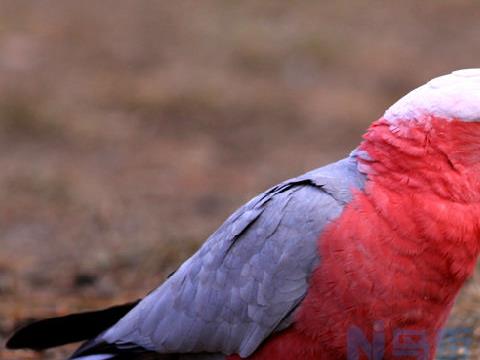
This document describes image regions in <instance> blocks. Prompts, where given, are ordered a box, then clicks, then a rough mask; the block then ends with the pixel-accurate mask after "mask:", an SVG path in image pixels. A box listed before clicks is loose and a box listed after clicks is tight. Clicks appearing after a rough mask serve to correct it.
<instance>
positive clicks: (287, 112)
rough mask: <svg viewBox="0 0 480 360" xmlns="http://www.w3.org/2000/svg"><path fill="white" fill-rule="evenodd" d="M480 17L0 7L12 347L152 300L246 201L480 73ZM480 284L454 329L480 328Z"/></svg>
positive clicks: (227, 4) (3, 309) (363, 10)
mask: <svg viewBox="0 0 480 360" xmlns="http://www.w3.org/2000/svg"><path fill="white" fill-rule="evenodd" d="M479 11H480V3H479V2H477V1H458V0H444V1H425V2H420V1H413V0H412V1H399V2H385V1H373V0H369V1H367V0H362V1H298V2H293V1H279V0H262V1H193V0H192V1H179V2H172V1H113V0H111V1H76V2H75V1H64V2H62V1H19V0H15V1H4V0H2V1H0V214H1V215H0V246H1V247H0V249H1V250H0V343H1V344H3V341H4V340H5V338H6V336H8V334H10V333H11V331H12V329H13V328H14V326H15V325H16V324H18V321H19V320H20V319H25V318H31V317H42V316H45V315H58V314H64V313H66V312H69V311H77V310H83V309H90V308H96V307H100V306H105V305H110V304H113V303H120V302H122V301H125V300H129V299H133V298H136V297H140V296H142V295H143V294H144V293H145V292H146V291H148V290H150V289H151V288H153V287H155V286H156V285H157V284H158V283H160V282H161V281H162V279H163V278H164V276H165V275H166V274H168V273H169V272H170V271H172V270H174V269H175V268H176V266H177V265H178V264H179V263H180V262H181V261H182V260H183V259H185V258H186V257H187V256H188V255H189V254H191V253H192V252H193V251H194V250H195V249H196V248H197V247H198V246H199V244H201V243H202V242H203V241H204V239H205V238H206V237H207V236H208V235H209V234H210V233H211V232H212V231H213V230H214V229H215V228H216V227H217V226H218V225H220V223H221V222H222V221H223V220H224V219H225V218H226V216H227V215H228V214H229V213H230V212H231V211H233V210H234V209H235V208H236V207H238V206H240V205H241V204H242V203H243V202H244V201H246V200H248V199H249V198H250V197H252V196H253V195H255V194H256V193H258V192H260V191H262V190H264V189H265V188H267V187H269V186H270V185H272V184H275V183H276V182H278V181H281V180H283V179H285V178H287V177H291V176H295V175H298V174H300V173H302V172H304V171H306V170H309V169H311V168H315V167H318V166H321V165H323V164H325V163H327V162H330V161H333V160H335V159H339V158H341V157H343V156H345V155H346V154H347V153H348V152H349V151H350V150H352V149H353V148H354V147H355V146H356V145H357V144H358V143H359V141H360V136H361V134H362V132H363V131H364V129H365V128H366V127H367V126H368V124H369V123H370V122H371V121H373V120H375V119H377V118H378V117H379V116H381V115H382V114H383V111H384V110H385V108H386V107H387V106H388V105H389V104H391V103H392V102H393V101H394V100H395V99H397V98H398V97H399V96H401V95H403V94H404V93H405V92H407V91H409V90H411V89H413V88H414V87H416V86H418V85H420V84H422V83H424V82H425V81H426V80H428V79H430V78H431V77H433V76H437V75H439V74H442V73H448V72H450V71H452V70H454V69H458V68H465V67H478V66H479V60H480V48H479V45H480V43H479V41H480V26H479V24H478V14H479ZM479 284H480V282H478V283H477V281H475V280H473V281H471V283H470V284H469V286H468V288H467V289H466V290H465V292H464V293H463V296H462V297H461V301H460V302H459V304H457V306H456V308H455V313H454V316H453V318H452V323H458V324H462V325H465V326H475V324H476V325H477V326H479V327H480V325H479V324H480V322H479V321H478V320H479V319H480V309H478V306H476V305H478V304H479V302H480V288H479ZM477 335H480V330H478V331H477ZM64 353H65V350H60V351H51V352H46V353H44V354H41V355H33V354H31V353H28V352H20V353H12V352H3V353H2V352H1V351H0V357H1V356H3V357H2V358H5V359H14V358H32V357H35V356H38V358H41V359H54V358H55V359H57V358H61V354H64ZM472 358H473V357H472Z"/></svg>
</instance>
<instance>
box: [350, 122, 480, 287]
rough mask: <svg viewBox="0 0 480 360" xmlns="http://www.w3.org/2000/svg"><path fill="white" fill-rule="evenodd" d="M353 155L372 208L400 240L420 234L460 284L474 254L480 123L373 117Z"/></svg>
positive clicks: (479, 246)
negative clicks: (393, 225)
mask: <svg viewBox="0 0 480 360" xmlns="http://www.w3.org/2000/svg"><path fill="white" fill-rule="evenodd" d="M359 150H360V151H359V155H358V157H357V160H358V164H359V169H360V171H362V172H364V173H366V174H367V179H368V180H367V182H366V185H365V194H366V195H367V197H369V199H370V201H371V202H372V204H373V205H374V206H375V208H376V209H377V210H378V211H379V212H380V213H383V214H386V215H388V216H395V217H396V220H397V222H398V223H399V224H400V226H398V227H397V229H396V231H399V232H401V233H403V236H404V237H406V238H407V239H408V238H409V239H411V240H412V239H414V238H415V237H418V235H420V237H421V239H422V241H423V242H424V243H423V245H424V246H426V248H428V251H429V252H431V253H432V254H434V253H436V254H438V256H439V257H441V258H443V259H444V261H442V263H443V264H444V265H445V266H444V267H443V270H442V271H443V272H444V275H445V276H446V275H449V276H451V277H452V279H453V278H456V279H457V281H459V283H458V285H460V284H461V283H463V281H464V280H465V279H466V278H467V277H468V276H469V275H470V274H471V273H472V272H473V270H474V267H475V263H476V259H477V257H478V254H479V252H480V221H479V216H478V214H479V213H480V123H476V122H461V121H455V120H452V121H448V120H445V119H438V118H434V117H425V118H423V119H420V120H409V121H397V122H395V123H394V124H392V123H389V122H387V121H386V120H384V119H380V120H378V121H377V122H375V123H374V124H373V125H372V126H371V127H370V128H369V130H368V132H367V133H366V134H365V136H364V141H363V142H362V144H361V145H360V147H359ZM412 241H413V240H412ZM447 273H448V274H447Z"/></svg>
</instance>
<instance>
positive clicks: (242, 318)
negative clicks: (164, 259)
mask: <svg viewBox="0 0 480 360" xmlns="http://www.w3.org/2000/svg"><path fill="white" fill-rule="evenodd" d="M356 165H357V164H356V161H355V158H354V157H350V158H347V159H344V160H341V161H339V162H337V163H334V164H331V165H328V166H325V167H323V168H320V169H317V170H314V171H312V172H309V173H307V174H305V175H303V176H300V177H298V178H294V179H291V180H289V181H286V182H283V183H281V184H279V185H277V186H275V187H273V188H271V189H270V190H268V191H267V192H265V193H263V194H261V195H259V196H257V197H256V198H254V199H253V200H251V201H250V202H248V203H247V204H246V205H245V206H243V207H242V208H240V209H239V210H237V211H236V212H235V213H234V214H233V215H232V216H230V218H228V219H227V221H226V222H225V223H224V224H223V225H222V226H221V227H220V228H219V229H218V230H217V231H216V232H215V233H214V234H213V235H212V236H210V238H209V239H208V240H207V241H206V242H205V243H204V245H203V246H202V247H201V248H200V249H199V250H198V251H197V252H196V253H195V254H194V255H193V256H192V257H191V258H190V259H188V260H187V261H186V262H185V263H184V264H183V265H182V266H181V267H180V268H179V269H178V270H177V271H176V272H175V273H174V274H173V275H172V276H171V277H170V278H168V279H167V280H166V281H165V282H164V283H163V284H162V285H161V286H160V287H158V288H157V289H156V290H154V291H153V292H152V293H150V294H149V295H148V296H147V297H146V298H144V299H143V300H142V301H141V302H140V303H139V304H138V305H137V306H136V307H135V308H134V309H133V310H131V311H130V312H129V313H128V314H127V315H126V316H125V317H124V318H122V319H121V320H120V321H119V322H118V323H117V324H116V325H114V326H113V327H111V328H110V329H109V330H107V331H106V332H105V333H104V334H102V335H101V338H100V339H97V340H103V341H106V342H109V343H115V344H117V345H118V346H120V347H122V346H129V344H131V345H133V344H135V345H138V346H141V347H143V348H146V349H149V350H155V351H158V352H159V353H196V352H221V353H223V354H232V353H238V354H240V355H241V356H243V357H246V356H248V355H250V354H251V353H253V352H254V351H255V349H256V348H257V347H258V346H259V345H260V344H261V343H262V341H263V340H264V339H265V338H266V337H268V336H269V335H270V334H271V333H272V332H275V331H279V330H281V329H283V328H285V327H288V326H289V325H290V324H291V322H292V320H293V319H292V314H293V312H294V310H295V308H296V307H297V305H298V304H299V302H300V301H301V300H302V299H303V297H304V296H305V294H306V292H307V287H308V280H309V276H310V274H311V272H312V269H313V268H314V267H315V265H316V264H318V262H319V261H321V256H320V255H319V254H318V250H317V240H318V238H319V236H320V234H321V232H322V230H323V228H324V227H325V225H326V224H327V223H328V222H330V221H331V220H333V219H335V218H337V217H338V216H339V214H340V213H341V211H342V209H343V207H344V205H345V204H346V203H347V202H348V201H349V200H350V199H351V191H352V189H355V188H361V187H362V186H363V181H364V178H363V175H361V174H360V173H359V172H358V170H357V166H356Z"/></svg>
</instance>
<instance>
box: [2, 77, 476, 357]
mask: <svg viewBox="0 0 480 360" xmlns="http://www.w3.org/2000/svg"><path fill="white" fill-rule="evenodd" d="M479 250H480V69H467V70H460V71H455V72H453V73H452V74H449V75H445V76H441V77H439V78H436V79H433V80H431V81H430V82H428V83H427V84H425V85H423V86H421V87H419V88H418V89H416V90H414V91H412V92H410V93H409V94H407V95H406V96H405V97H403V98H402V99H400V100H399V101H398V102H397V103H395V104H394V105H393V106H391V107H390V108H389V109H388V110H387V111H386V112H385V114H384V115H383V116H382V117H381V118H380V119H379V120H377V121H375V122H374V123H373V124H372V125H371V126H370V128H369V129H368V131H367V132H366V134H365V135H364V137H363V141H362V142H361V144H360V145H359V146H358V148H356V149H355V150H354V151H353V152H352V153H351V154H350V155H349V156H348V157H347V158H345V159H343V160H340V161H338V162H336V163H333V164H330V165H327V166H324V167H321V168H319V169H316V170H313V171H310V172H308V173H306V174H304V175H301V176H299V177H296V178H293V179H290V180H287V181H285V182H282V183H280V184H279V185H276V186H274V187H272V188H271V189H269V190H267V191H266V192H264V193H262V194H260V195H258V196H257V197H255V198H254V199H252V200H251V201H249V202H248V203H247V204H246V205H244V206H243V207H241V208H240V209H239V210H237V211H236V212H235V213H233V215H231V216H230V217H229V218H228V219H227V220H226V221H225V223H224V224H223V225H222V226H221V227H220V228H219V229H218V230H217V231H216V232H215V233H213V234H212V235H211V236H210V237H209V238H208V239H207V240H206V242H205V243H204V244H203V246H202V247H201V248H200V249H199V250H198V251H197V252H196V253H195V254H194V255H193V256H192V257H190V258H189V259H188V260H186V261H185V262H184V263H183V264H182V265H181V266H180V268H179V269H178V270H177V271H176V272H175V273H174V274H173V275H171V276H170V277H169V278H168V279H166V280H165V282H163V284H161V285H160V286H159V287H158V288H157V289H155V290H153V291H152V292H150V293H149V294H148V295H147V296H146V297H145V298H143V299H142V300H140V301H138V302H134V303H131V304H126V305H122V306H118V307H114V308H110V309H106V310H101V311H94V312H89V313H82V314H74V315H69V316H66V317H61V318H54V319H47V320H42V321H39V322H37V323H34V324H31V325H30V326H27V327H25V328H23V329H21V330H20V331H18V332H17V333H16V334H15V335H14V336H13V337H12V338H11V339H10V340H9V342H8V343H7V346H8V347H10V348H33V349H44V348H48V347H51V346H57V345H61V344H64V343H68V342H73V341H80V340H87V341H86V342H85V343H84V344H83V345H82V346H81V347H80V348H79V349H78V350H77V351H76V352H75V353H74V354H73V355H72V357H71V359H76V360H79V359H83V360H103V359H147V358H148V359H184V360H213V359H218V360H220V359H228V360H234V359H255V360H264V359H277V360H290V359H305V360H309V359H312V360H313V359H316V360H318V359H320V360H336V359H349V360H354V359H375V360H380V359H433V358H434V357H435V350H436V346H437V342H438V339H439V334H440V331H441V329H442V327H443V325H444V324H445V321H446V319H447V317H448V314H449V312H450V310H451V307H452V304H453V302H454V300H455V297H456V295H457V293H458V292H459V290H460V288H461V287H462V285H463V283H464V282H465V281H466V280H467V278H468V277H469V276H470V275H471V274H472V272H473V270H474V267H475V264H476V259H477V255H478V254H479Z"/></svg>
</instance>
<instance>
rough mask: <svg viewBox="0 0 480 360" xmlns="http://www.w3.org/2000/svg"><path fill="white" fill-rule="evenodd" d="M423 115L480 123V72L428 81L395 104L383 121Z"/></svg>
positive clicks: (459, 72)
mask: <svg viewBox="0 0 480 360" xmlns="http://www.w3.org/2000/svg"><path fill="white" fill-rule="evenodd" d="M422 115H433V116H438V117H442V118H446V119H459V120H462V121H480V68H478V69H464V70H458V71H454V72H453V73H451V74H449V75H444V76H440V77H438V78H435V79H433V80H430V81H429V82H428V83H426V84H425V85H422V86H420V87H419V88H417V89H415V90H413V91H412V92H410V93H408V94H407V95H405V96H404V97H403V98H401V99H400V100H398V101H397V102H396V103H395V104H393V105H392V106H391V107H390V108H389V109H388V110H387V111H386V112H385V115H384V116H383V117H384V118H385V119H386V120H387V121H389V122H394V121H395V120H399V119H405V120H407V119H418V118H420V117H421V116H422Z"/></svg>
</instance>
